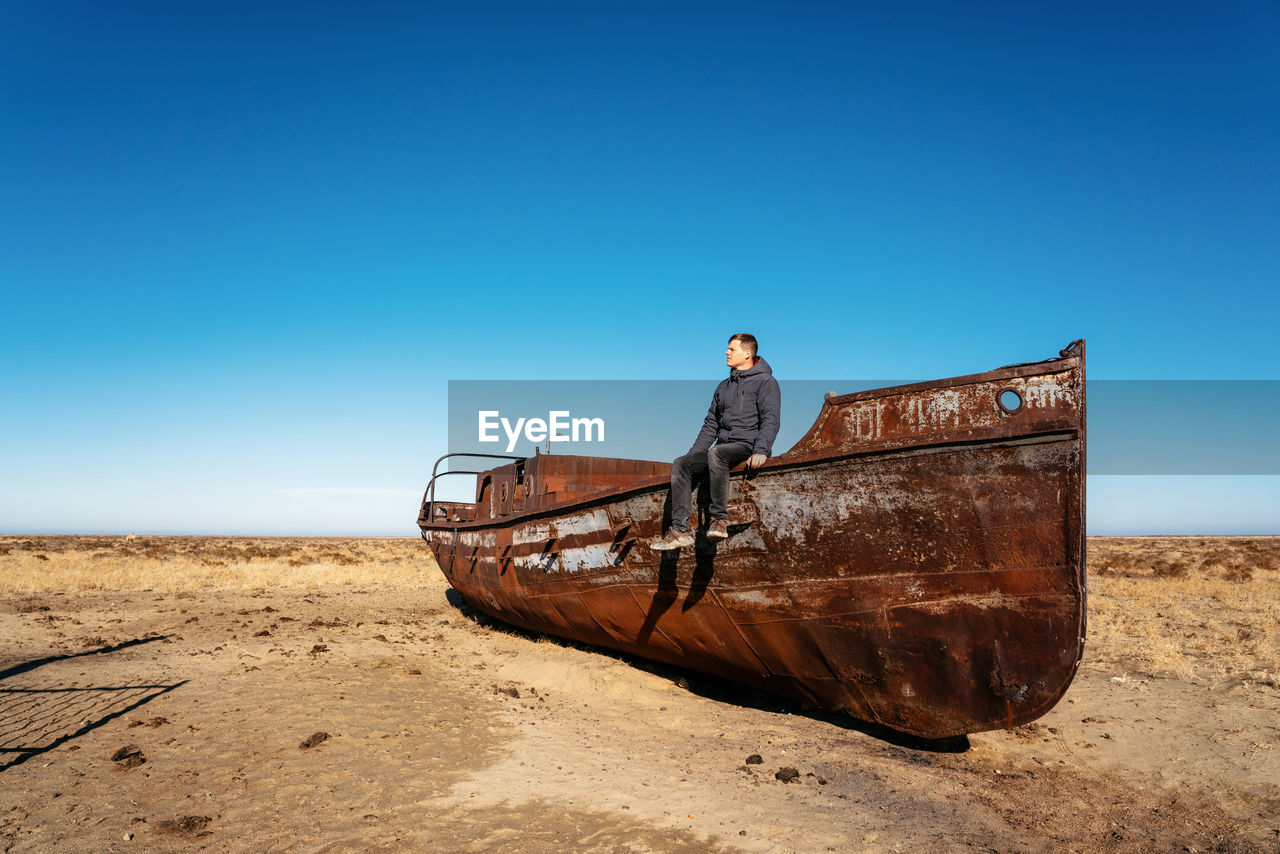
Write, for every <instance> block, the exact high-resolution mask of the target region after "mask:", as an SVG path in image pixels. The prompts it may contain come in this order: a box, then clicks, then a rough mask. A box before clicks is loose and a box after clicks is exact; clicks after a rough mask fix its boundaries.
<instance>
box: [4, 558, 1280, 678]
mask: <svg viewBox="0 0 1280 854" xmlns="http://www.w3.org/2000/svg"><path fill="white" fill-rule="evenodd" d="M1089 576H1090V577H1089V637H1088V641H1087V646H1086V656H1087V658H1088V660H1089V661H1092V662H1094V663H1096V664H1101V665H1102V666H1104V667H1108V668H1111V669H1113V670H1115V672H1116V675H1117V676H1121V675H1125V674H1130V675H1141V676H1156V677H1174V678H1180V679H1189V680H1200V679H1209V680H1213V681H1221V680H1222V679H1223V678H1224V677H1226V678H1228V679H1237V680H1242V681H1245V680H1247V681H1251V682H1257V683H1263V684H1268V685H1272V686H1276V687H1280V538H1277V537H1252V538H1231V537H1153V538H1145V537H1144V538H1136V537H1094V538H1091V539H1090V540H1089ZM438 578H439V574H438V570H437V569H436V567H435V563H434V561H433V560H432V558H431V554H430V551H429V550H428V549H427V548H426V546H425V545H424V544H423V543H422V541H421V540H418V539H414V538H395V539H392V538H388V539H377V538H364V539H361V538H285V537H262V538H248V537H132V536H131V537H76V536H0V595H7V596H11V597H19V598H15V600H14V602H13V604H12V606H11V607H15V608H18V609H19V610H21V609H23V608H38V607H40V604H39V602H38V600H36V599H30V598H28V599H22V598H20V597H24V596H25V597H35V596H39V595H40V594H47V593H75V592H85V591H94V590H164V591H187V592H198V591H201V590H214V589H221V590H229V589H230V590H255V589H274V588H280V587H295V588H296V587H308V586H315V585H328V584H378V585H383V586H396V585H419V584H422V583H424V582H426V581H428V580H436V579H438Z"/></svg>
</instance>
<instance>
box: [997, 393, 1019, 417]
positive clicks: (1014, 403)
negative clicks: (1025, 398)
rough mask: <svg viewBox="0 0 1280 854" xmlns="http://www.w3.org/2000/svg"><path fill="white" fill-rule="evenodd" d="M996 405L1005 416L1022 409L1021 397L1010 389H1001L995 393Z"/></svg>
mask: <svg viewBox="0 0 1280 854" xmlns="http://www.w3.org/2000/svg"><path fill="white" fill-rule="evenodd" d="M996 403H997V404H999V406H1000V408H1001V409H1002V410H1004V412H1005V414H1006V415H1012V414H1014V413H1015V412H1017V411H1018V410H1019V409H1021V408H1022V395H1020V394H1018V393H1017V392H1016V391H1014V390H1013V389H1011V388H1003V389H1000V391H998V392H997V393H996Z"/></svg>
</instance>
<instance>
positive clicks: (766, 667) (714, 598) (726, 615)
mask: <svg viewBox="0 0 1280 854" xmlns="http://www.w3.org/2000/svg"><path fill="white" fill-rule="evenodd" d="M707 593H709V594H711V599H712V601H714V602H715V603H716V606H717V607H718V608H719V609H720V613H722V614H724V618H725V619H726V620H728V621H729V625H731V626H733V630H734V631H735V632H737V633H738V637H739V638H741V639H742V642H743V643H744V644H746V646H747V649H749V650H751V654H752V655H754V656H755V657H756V661H757V662H759V663H760V667H761V668H762V670H761V675H763V676H766V677H768V676H772V675H773V671H772V669H771V668H770V667H769V665H768V664H766V663H765V661H764V659H763V658H761V657H760V653H758V652H756V648H755V647H754V646H752V645H751V641H749V640H747V636H746V635H744V634H743V633H742V627H741V626H739V625H738V621H737V620H735V619H734V618H733V615H732V614H730V613H729V610H728V609H727V608H725V606H724V603H723V602H721V601H720V597H719V596H717V595H716V591H715V590H714V589H712V588H707Z"/></svg>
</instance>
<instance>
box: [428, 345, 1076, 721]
mask: <svg viewBox="0 0 1280 854" xmlns="http://www.w3.org/2000/svg"><path fill="white" fill-rule="evenodd" d="M1084 389H1085V387H1084V345H1083V342H1076V343H1075V344H1073V345H1072V346H1071V347H1069V348H1068V349H1067V350H1064V351H1063V353H1062V355H1061V357H1060V358H1058V359H1054V360H1050V361H1047V362H1043V363H1037V364H1033V365H1024V366H1014V367H1010V368H1003V369H1000V370H996V371H991V372H988V373H986V374H977V375H973V376H969V377H960V378H955V379H951V380H940V381H937V382H933V383H921V384H917V385H911V386H900V387H896V388H892V389H881V390H876V391H870V392H860V393H857V394H853V395H846V396H843V397H835V398H829V399H827V400H826V401H824V403H823V406H822V409H821V411H820V412H819V414H818V417H817V419H816V420H815V422H814V425H813V427H812V428H811V429H810V430H809V432H808V433H807V434H806V436H805V437H804V438H803V439H802V440H801V441H800V442H798V443H797V444H796V446H795V447H794V448H792V449H791V450H790V451H788V452H787V453H785V454H783V455H781V456H779V457H775V458H773V459H771V460H770V461H769V462H768V463H767V464H766V465H765V466H764V467H763V468H762V469H760V470H758V471H757V472H755V473H753V474H752V475H750V476H749V477H748V476H744V475H737V476H735V480H734V483H733V498H732V500H731V502H730V528H729V530H730V537H729V539H728V540H724V541H721V542H718V543H716V542H711V541H708V540H706V538H705V537H704V536H703V530H704V529H703V528H702V526H701V525H700V526H699V528H698V536H697V542H696V545H695V547H694V548H692V549H685V550H681V551H680V552H656V551H652V550H650V549H649V548H648V547H647V545H646V543H647V542H648V541H649V540H650V539H651V538H654V537H657V536H659V535H660V534H661V533H662V531H663V530H665V527H666V526H667V524H668V523H669V520H670V512H671V511H670V507H671V505H670V500H669V497H668V479H669V473H670V466H669V465H668V464H665V463H652V462H642V461H631V460H604V459H600V458H590V457H570V456H541V457H532V458H529V459H526V460H523V461H517V462H513V463H511V464H508V465H505V466H500V467H498V468H495V469H492V470H491V471H489V472H486V473H484V474H482V475H481V476H480V478H479V479H478V480H479V487H478V490H477V499H478V500H477V502H476V503H475V504H474V505H471V504H466V505H460V504H443V503H440V502H431V501H424V503H423V507H422V511H421V513H420V517H419V525H420V527H421V529H422V532H423V537H424V538H425V539H426V540H427V542H428V543H429V544H430V546H431V548H432V551H433V552H434V554H435V556H436V560H437V562H438V563H439V565H440V567H441V569H442V570H443V571H444V573H445V575H446V577H447V578H448V579H449V582H450V583H451V584H452V585H453V586H454V587H455V588H456V589H457V590H458V591H459V592H460V593H461V594H462V595H463V596H464V597H465V598H466V599H467V601H468V602H470V603H471V604H472V605H474V606H475V607H476V608H478V609H480V610H481V611H484V612H486V613H488V614H491V615H493V616H495V617H497V618H499V619H502V620H505V621H507V622H510V623H514V624H516V625H519V626H523V627H525V628H528V629H532V630H534V631H539V632H545V633H548V634H553V635H557V636H560V637H566V638H571V639H573V640H577V641H582V642H586V643H590V644H597V645H601V646H607V647H612V648H614V649H619V650H623V651H626V652H629V653H633V654H635V655H640V656H643V657H647V658H651V659H656V660H659V661H664V662H669V663H672V664H677V665H681V666H684V667H689V668H693V669H696V670H702V671H706V672H708V673H714V674H717V675H720V676H725V677H728V678H731V679H735V680H738V681H741V682H744V683H747V684H751V685H756V686H759V687H761V688H764V689H767V690H770V691H774V692H776V693H779V694H783V695H786V696H791V697H795V698H799V699H801V700H804V701H807V702H809V703H812V704H814V705H816V706H818V707H821V708H824V709H830V710H838V711H842V712H845V713H848V714H850V715H852V716H855V717H857V718H860V719H863V720H867V721H873V722H876V723H879V724H882V725H885V726H888V727H891V728H893V729H896V730H900V731H903V732H907V733H912V734H915V735H919V736H924V737H930V738H939V737H944V736H952V735H959V734H961V733H969V732H978V731H982V730H988V729H997V728H1001V727H1012V726H1016V725H1019V724H1022V723H1026V722H1027V721H1030V720H1033V719H1035V718H1037V717H1039V716H1040V715H1042V714H1044V713H1045V712H1046V711H1048V710H1049V709H1050V708H1051V707H1052V706H1053V705H1054V703H1056V702H1057V700H1058V699H1059V698H1060V697H1061V696H1062V694H1063V692H1064V691H1065V690H1066V688H1067V686H1068V685H1069V684H1070V682H1071V679H1072V677H1073V676H1074V674H1075V671H1076V668H1077V666H1078V664H1079V661H1080V656H1081V653H1082V651H1083V643H1084V629H1085V575H1084V459H1085V448H1084V443H1085V393H1084ZM1007 391H1013V392H1015V393H1017V394H1018V395H1019V396H1020V399H1021V403H1020V405H1019V406H1017V407H1016V408H1015V407H1006V406H1002V405H1001V404H1000V402H999V400H1000V395H1001V393H1002V392H1007ZM699 506H700V507H703V508H705V506H706V504H705V500H703V501H701V502H699ZM696 512H698V513H701V512H702V511H696ZM698 521H699V522H703V521H705V520H702V519H699V520H698Z"/></svg>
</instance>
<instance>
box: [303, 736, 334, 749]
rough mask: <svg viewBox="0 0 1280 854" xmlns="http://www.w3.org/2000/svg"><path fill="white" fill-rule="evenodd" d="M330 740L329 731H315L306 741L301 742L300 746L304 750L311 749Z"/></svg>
mask: <svg viewBox="0 0 1280 854" xmlns="http://www.w3.org/2000/svg"><path fill="white" fill-rule="evenodd" d="M328 740H329V733H327V732H324V731H321V732H313V733H312V734H311V735H309V736H307V739H306V741H304V742H302V743H301V744H299V745H298V747H300V748H302V749H303V750H310V749H311V748H313V747H315V746H316V745H317V744H323V743H324V742H326V741H328Z"/></svg>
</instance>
